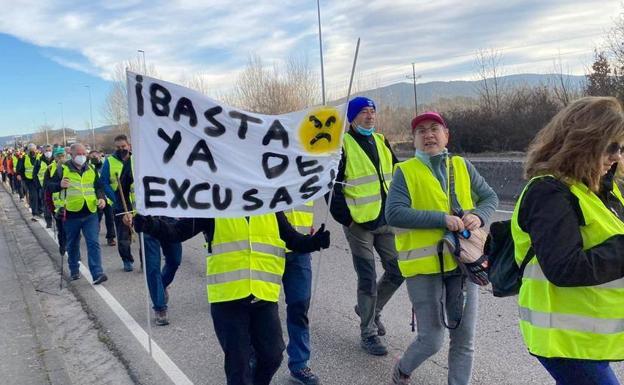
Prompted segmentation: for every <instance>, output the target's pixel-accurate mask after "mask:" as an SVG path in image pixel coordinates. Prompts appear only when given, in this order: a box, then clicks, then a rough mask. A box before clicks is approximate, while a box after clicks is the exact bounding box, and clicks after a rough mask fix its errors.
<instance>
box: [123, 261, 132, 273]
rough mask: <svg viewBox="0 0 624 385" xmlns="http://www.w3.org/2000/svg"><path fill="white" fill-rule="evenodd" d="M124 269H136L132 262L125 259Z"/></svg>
mask: <svg viewBox="0 0 624 385" xmlns="http://www.w3.org/2000/svg"><path fill="white" fill-rule="evenodd" d="M123 265H124V271H132V270H134V266H132V262H129V261H124V263H123Z"/></svg>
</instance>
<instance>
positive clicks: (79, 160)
mask: <svg viewBox="0 0 624 385" xmlns="http://www.w3.org/2000/svg"><path fill="white" fill-rule="evenodd" d="M73 161H74V162H75V163H76V164H77V165H79V166H82V165H83V164H84V163H85V162H86V161H87V156H86V155H76V156H75V157H74V158H73Z"/></svg>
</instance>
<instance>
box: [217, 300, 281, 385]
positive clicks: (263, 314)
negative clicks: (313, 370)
mask: <svg viewBox="0 0 624 385" xmlns="http://www.w3.org/2000/svg"><path fill="white" fill-rule="evenodd" d="M253 299H254V298H253V297H251V296H250V297H247V298H244V299H240V300H236V301H229V302H220V303H213V304H211V305H210V313H211V315H212V322H213V324H214V328H215V332H216V334H217V338H218V339H219V344H220V345H221V348H222V349H223V353H225V360H224V361H225V364H224V366H225V375H226V377H227V385H269V384H270V382H271V378H273V375H274V374H275V372H277V370H278V369H279V367H280V365H281V363H282V358H283V356H282V353H283V352H284V340H283V339H282V327H281V325H280V320H279V314H278V311H277V302H267V301H256V302H253ZM252 349H253V351H254V352H255V357H256V360H257V364H256V367H255V370H254V372H253V373H252V371H251V367H250V365H249V361H250V358H251V354H252V353H251V351H252Z"/></svg>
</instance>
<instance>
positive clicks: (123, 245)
mask: <svg viewBox="0 0 624 385" xmlns="http://www.w3.org/2000/svg"><path fill="white" fill-rule="evenodd" d="M114 213H115V214H118V212H117V211H114ZM122 218H123V215H115V220H114V221H115V229H116V230H117V250H118V251H119V256H120V257H121V260H122V261H124V262H133V263H134V257H133V256H132V251H131V250H130V245H131V242H130V228H129V227H128V226H126V225H124V224H123V220H122Z"/></svg>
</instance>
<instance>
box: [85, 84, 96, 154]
mask: <svg viewBox="0 0 624 385" xmlns="http://www.w3.org/2000/svg"><path fill="white" fill-rule="evenodd" d="M85 87H86V88H87V89H88V90H89V116H90V117H91V137H92V141H93V150H95V128H94V127H93V105H92V104H91V87H90V86H85Z"/></svg>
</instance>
